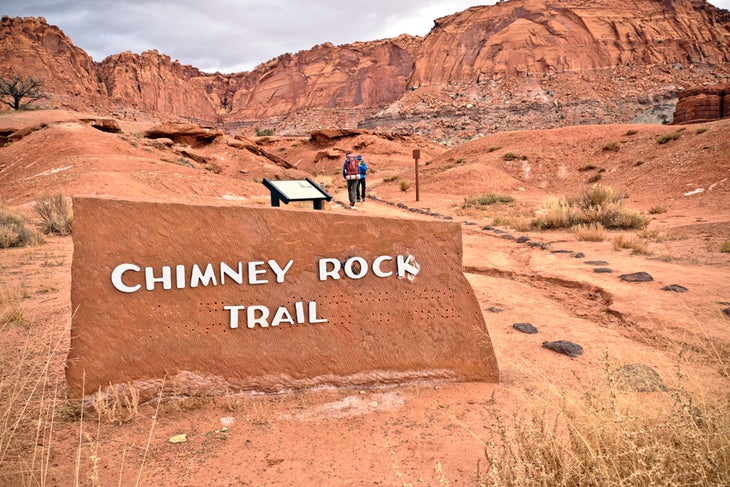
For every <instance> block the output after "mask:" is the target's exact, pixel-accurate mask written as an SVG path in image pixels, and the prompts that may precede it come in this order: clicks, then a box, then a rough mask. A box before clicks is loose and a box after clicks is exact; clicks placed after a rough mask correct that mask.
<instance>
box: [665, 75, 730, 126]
mask: <svg viewBox="0 0 730 487" xmlns="http://www.w3.org/2000/svg"><path fill="white" fill-rule="evenodd" d="M725 117H730V84H718V85H712V86H702V87H696V88H690V89H688V90H684V91H683V92H681V93H680V94H679V99H678V100H677V108H676V110H675V111H674V120H673V123H675V124H682V123H699V122H708V121H712V120H719V119H721V118H725Z"/></svg>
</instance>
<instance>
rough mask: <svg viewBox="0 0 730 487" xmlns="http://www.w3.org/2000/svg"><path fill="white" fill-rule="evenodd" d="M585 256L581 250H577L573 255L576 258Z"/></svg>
mask: <svg viewBox="0 0 730 487" xmlns="http://www.w3.org/2000/svg"><path fill="white" fill-rule="evenodd" d="M585 256H586V254H584V253H583V252H578V253H577V254H575V255H574V256H573V257H575V258H576V259H583V258H585Z"/></svg>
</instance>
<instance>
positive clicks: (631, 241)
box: [612, 233, 652, 255]
mask: <svg viewBox="0 0 730 487" xmlns="http://www.w3.org/2000/svg"><path fill="white" fill-rule="evenodd" d="M612 244H613V248H614V250H623V249H630V250H631V253H632V254H638V255H651V253H652V252H651V250H649V242H648V240H646V239H642V238H637V237H627V236H626V235H625V234H623V233H620V234H618V235H616V236H615V237H614V238H613V242H612Z"/></svg>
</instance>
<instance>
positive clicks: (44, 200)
mask: <svg viewBox="0 0 730 487" xmlns="http://www.w3.org/2000/svg"><path fill="white" fill-rule="evenodd" d="M33 209H34V210H35V212H36V214H37V215H38V217H39V218H40V222H39V223H38V226H39V228H40V229H41V232H43V233H45V234H54V235H70V234H71V224H72V221H73V217H72V216H71V208H70V207H69V205H68V203H67V202H66V198H64V197H63V195H62V194H61V193H58V194H56V195H53V196H41V197H40V198H38V199H37V200H36V201H35V203H34V204H33Z"/></svg>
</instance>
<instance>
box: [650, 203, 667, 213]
mask: <svg viewBox="0 0 730 487" xmlns="http://www.w3.org/2000/svg"><path fill="white" fill-rule="evenodd" d="M666 212H667V210H666V209H665V208H664V207H663V206H660V205H654V206H652V207H651V208H649V214H650V215H660V214H662V213H666Z"/></svg>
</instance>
